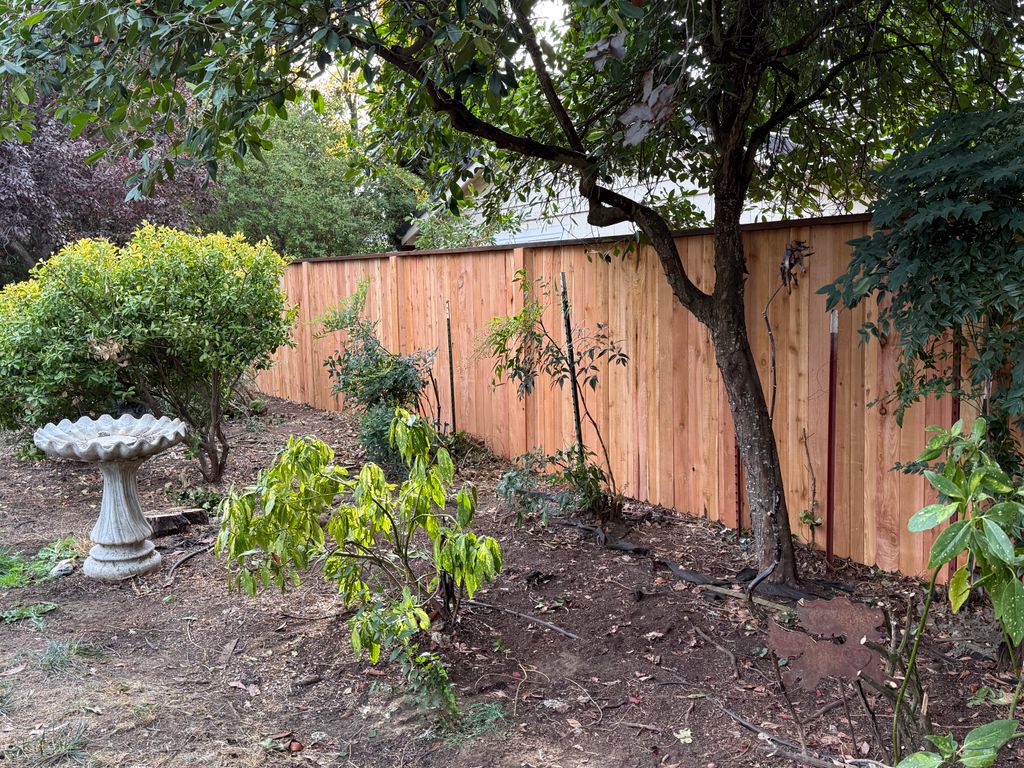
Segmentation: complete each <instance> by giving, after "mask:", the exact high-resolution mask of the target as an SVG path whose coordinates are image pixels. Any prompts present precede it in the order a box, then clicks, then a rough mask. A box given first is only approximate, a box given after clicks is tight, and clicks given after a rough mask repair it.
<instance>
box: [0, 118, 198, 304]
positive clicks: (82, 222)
mask: <svg viewBox="0 0 1024 768" xmlns="http://www.w3.org/2000/svg"><path fill="white" fill-rule="evenodd" d="M101 145H102V139H100V140H90V139H86V138H85V137H83V136H79V137H77V138H74V139H72V138H69V136H68V126H66V125H64V124H62V123H60V122H59V121H57V120H54V119H53V117H52V116H51V115H50V114H48V109H47V107H46V106H45V105H41V106H40V107H39V108H38V114H37V116H36V118H35V120H34V131H33V133H32V137H31V141H29V142H27V143H20V142H18V141H4V142H0V284H2V283H5V282H8V281H11V280H22V279H25V278H26V277H27V276H28V272H29V270H30V269H31V268H32V266H33V265H35V264H36V263H38V262H39V261H41V260H42V259H45V258H46V257H47V256H49V255H50V254H51V253H52V252H54V251H56V250H58V249H59V248H60V247H61V246H63V245H65V244H67V243H69V242H72V241H74V240H77V239H79V238H82V237H106V238H109V239H111V240H114V241H116V242H124V241H126V240H127V239H128V238H130V237H131V233H132V231H133V230H135V229H136V228H137V227H138V226H139V225H140V224H141V223H142V222H143V221H150V222H152V223H154V224H164V225H167V226H175V227H188V226H191V224H192V222H193V217H194V214H195V213H196V211H197V210H198V209H201V208H204V207H206V205H207V204H208V203H209V197H208V195H207V193H206V191H205V190H204V188H203V181H204V178H205V175H206V174H205V172H203V171H201V170H200V171H199V172H195V171H186V172H184V173H180V174H178V175H177V177H176V179H175V181H174V182H171V183H164V184H161V185H160V186H159V187H158V188H157V189H155V190H154V192H153V194H152V195H150V196H149V197H147V198H145V199H143V200H133V201H130V202H129V201H126V200H125V191H126V190H125V183H124V180H125V176H126V175H127V174H129V173H131V166H130V161H127V160H125V159H123V158H119V157H116V156H111V157H107V158H103V159H101V160H99V161H98V162H94V163H91V164H90V163H87V162H86V158H87V157H89V156H90V155H92V154H93V153H94V152H95V151H96V150H97V149H98V147H99V146H101Z"/></svg>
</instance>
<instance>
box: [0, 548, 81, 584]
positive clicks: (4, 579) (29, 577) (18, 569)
mask: <svg viewBox="0 0 1024 768" xmlns="http://www.w3.org/2000/svg"><path fill="white" fill-rule="evenodd" d="M77 554H78V553H77V551H76V550H75V539H74V537H72V536H68V537H66V538H63V539H57V540H56V541H53V542H50V543H49V544H47V545H46V546H45V547H43V548H42V549H40V550H39V552H38V553H37V554H36V556H35V557H33V558H32V559H28V558H26V557H25V556H24V555H22V554H21V553H20V552H14V551H13V550H0V589H13V588H15V587H24V586H28V585H29V584H31V583H32V582H33V581H42V580H43V579H45V578H46V577H47V576H48V575H49V573H50V569H51V568H53V566H55V565H56V564H57V563H58V562H60V561H61V560H64V559H66V558H69V557H75V556H77Z"/></svg>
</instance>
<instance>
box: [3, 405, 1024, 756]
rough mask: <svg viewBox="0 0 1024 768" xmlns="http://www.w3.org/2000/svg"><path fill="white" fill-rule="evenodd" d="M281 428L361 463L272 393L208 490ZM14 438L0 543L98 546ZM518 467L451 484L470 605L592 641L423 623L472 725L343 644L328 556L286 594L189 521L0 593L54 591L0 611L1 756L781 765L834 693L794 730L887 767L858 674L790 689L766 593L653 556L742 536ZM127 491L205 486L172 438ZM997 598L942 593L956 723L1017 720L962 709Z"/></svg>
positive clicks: (82, 516) (931, 679)
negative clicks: (59, 656)
mask: <svg viewBox="0 0 1024 768" xmlns="http://www.w3.org/2000/svg"><path fill="white" fill-rule="evenodd" d="M291 434H316V435H317V436H319V437H320V438H322V439H324V440H326V441H328V442H329V443H330V444H331V445H332V446H333V447H334V448H335V450H336V451H337V453H338V460H339V461H340V462H341V463H344V464H358V463H359V462H360V461H361V458H362V457H361V455H360V452H359V449H358V446H357V445H356V440H355V434H356V428H355V424H354V422H353V420H352V419H351V418H349V417H347V416H343V415H338V414H330V413H323V412H320V411H316V410H313V409H310V408H307V407H304V406H298V405H294V404H291V403H287V402H283V401H273V402H271V405H270V409H269V411H268V413H267V414H266V415H265V416H263V417H260V418H258V419H256V418H248V419H244V420H239V421H235V422H232V424H231V426H230V437H231V442H232V445H233V450H232V454H231V457H230V459H229V462H230V467H229V470H228V475H227V478H226V480H225V483H224V484H223V486H222V487H221V488H219V489H218V490H223V489H224V488H226V487H227V486H228V485H230V484H235V485H236V486H238V485H245V484H246V483H248V482H250V481H251V480H252V478H253V477H254V476H255V474H256V472H257V471H258V469H259V468H261V467H263V466H266V465H267V464H268V463H269V461H270V460H271V459H272V457H273V455H274V453H275V452H276V451H277V450H279V449H280V448H281V447H282V445H283V444H284V442H285V441H286V439H287V437H288V436H289V435H291ZM19 455H21V452H20V451H19V449H18V442H17V440H16V438H15V436H13V435H7V436H6V437H5V439H4V444H3V446H2V448H0V466H2V478H3V482H2V483H0V546H3V547H4V548H8V549H13V550H17V551H21V552H24V553H27V554H29V555H31V554H33V553H35V552H36V551H38V550H39V549H40V548H41V547H43V546H45V545H47V544H48V543H50V542H52V541H54V540H55V539H59V538H61V537H63V536H75V537H77V538H78V540H79V541H80V547H79V549H80V550H81V551H83V552H84V551H86V549H87V546H88V543H87V541H86V540H85V539H86V537H87V535H88V531H89V530H90V528H91V525H92V523H93V521H94V519H95V516H96V514H97V510H98V505H99V495H100V487H101V486H100V478H99V474H98V472H97V471H96V469H95V468H94V467H90V466H86V465H79V464H74V463H70V462H63V461H51V460H47V461H32V460H25V459H21V458H18V456H19ZM504 468H505V464H504V463H503V462H502V461H500V460H498V459H496V458H494V457H493V456H490V455H488V454H486V452H484V451H482V450H476V451H473V452H472V453H471V454H470V455H469V456H468V457H467V458H466V459H464V460H463V461H462V462H461V463H460V468H459V473H460V475H461V477H462V479H463V480H467V481H472V482H475V483H476V484H477V486H478V488H479V489H480V511H479V513H478V518H477V527H478V528H480V529H482V530H483V531H484V532H486V533H489V534H491V535H493V536H496V537H497V538H498V539H499V540H500V541H501V544H502V547H503V549H504V552H505V563H506V565H505V569H504V572H503V574H502V575H501V577H500V578H499V579H498V580H497V581H496V582H495V583H493V584H492V585H490V586H489V587H488V588H486V589H484V590H481V591H480V592H479V593H478V595H477V600H479V601H482V602H485V603H489V604H493V605H497V606H501V607H503V608H507V609H510V610H514V611H518V612H520V613H524V614H529V615H531V616H534V617H536V618H538V619H541V620H543V621H546V622H549V623H551V624H554V625H556V626H557V627H560V628H562V629H564V630H566V631H568V632H570V633H573V634H575V635H577V636H578V637H579V640H574V639H571V638H569V637H566V636H564V635H562V634H559V633H558V632H556V631H554V630H553V629H549V628H547V627H545V626H542V625H540V624H537V623H533V622H530V621H527V620H524V619H523V618H520V617H518V616H515V615H512V614H510V613H505V612H500V611H493V610H486V609H483V608H479V607H475V606H470V607H466V608H464V610H463V613H462V617H461V620H460V622H459V625H458V626H457V627H456V629H455V631H454V632H453V633H448V634H445V635H440V634H439V635H436V636H435V641H436V642H437V644H438V645H437V649H438V651H439V653H441V655H442V656H443V658H444V659H445V661H446V663H447V665H448V668H449V670H450V674H451V678H452V681H453V683H454V685H455V688H456V691H457V694H458V698H459V703H460V707H461V711H462V712H463V713H464V718H463V720H462V723H461V724H460V725H456V726H453V725H448V726H443V725H440V724H438V722H437V721H436V719H435V718H434V717H432V716H431V714H430V713H429V712H426V711H424V710H423V709H422V708H419V707H417V706H416V704H415V703H414V702H412V701H410V700H409V697H408V696H406V693H407V691H406V687H405V684H404V679H403V677H402V674H401V671H400V669H399V668H398V667H397V666H394V665H387V664H381V665H380V666H378V667H372V666H370V665H369V664H368V663H367V662H366V660H365V659H364V660H363V661H362V662H359V663H357V662H355V661H354V660H353V654H352V650H351V647H350V645H349V634H348V629H347V626H346V623H345V619H344V617H342V616H340V615H339V614H341V613H342V612H343V608H342V606H341V605H340V603H339V602H338V600H337V598H336V597H335V595H334V594H333V592H332V589H331V587H330V585H329V584H326V583H324V581H323V579H322V578H320V575H319V574H318V573H315V572H314V573H310V574H308V577H307V578H306V579H305V581H304V582H303V584H302V586H301V587H300V588H298V589H295V590H293V591H291V592H289V593H287V594H281V593H277V592H267V593H264V594H262V595H260V596H259V597H257V598H249V597H246V596H244V595H242V594H239V593H237V592H231V591H229V590H228V589H227V585H226V579H225V566H224V564H223V563H222V562H219V561H218V560H216V559H215V557H214V556H213V554H212V553H209V552H205V551H202V550H203V548H204V547H206V546H207V545H208V544H210V543H211V542H212V540H213V538H214V535H215V530H216V529H215V527H214V526H213V525H201V524H200V525H192V526H191V527H190V528H189V529H187V530H186V531H184V532H182V533H180V534H177V535H174V536H171V537H167V538H162V539H159V540H157V545H158V547H159V548H160V551H161V552H162V554H163V557H164V566H163V568H162V570H161V571H159V572H157V573H155V574H153V575H151V576H149V577H146V578H141V579H135V580H132V581H129V582H124V583H120V584H104V583H98V582H95V581H91V580H89V579H86V578H85V577H84V576H83V575H82V572H81V568H80V567H76V568H75V570H74V571H73V572H72V573H71V574H70V575H68V576H65V577H62V578H57V579H53V580H48V581H43V582H39V583H35V584H32V585H29V586H26V587H22V588H16V589H8V590H0V611H4V610H7V609H9V608H11V607H12V606H14V605H16V604H33V603H43V602H47V603H54V604H56V605H57V606H58V608H57V609H56V610H54V611H53V612H51V613H48V614H47V615H45V616H44V617H43V620H44V622H45V624H44V625H43V626H39V627H37V626H32V625H31V624H30V623H29V622H27V621H18V622H15V623H12V624H7V625H4V624H0V766H3V765H34V764H40V761H41V760H42V759H43V757H45V755H46V754H47V750H50V751H51V752H52V751H54V750H55V749H56V746H55V745H57V746H59V744H60V740H61V739H62V738H63V739H65V740H67V738H68V737H69V736H75V735H80V736H81V747H82V751H79V752H74V751H72V750H68V751H69V752H70V754H69V755H68V759H69V760H71V759H72V758H78V759H79V760H80V761H85V762H88V763H89V764H91V765H95V766H126V767H128V766H134V767H137V768H179V767H184V766H203V768H220V767H221V766H224V767H225V768H226V767H228V766H231V767H236V766H237V767H239V768H255V767H256V766H286V765H296V766H298V765H314V766H354V767H355V768H371V767H374V768H376V767H379V768H400V767H401V766H442V765H444V766H452V767H453V768H477V767H484V766H487V767H490V766H496V767H502V768H504V767H507V768H513V767H515V768H542V767H544V768H556V767H561V768H572V767H574V766H587V767H588V768H593V767H596V766H613V767H617V766H623V767H626V766H636V767H637V768H639V767H640V766H663V767H664V768H671V767H672V766H686V767H690V766H701V767H704V768H733V767H737V768H738V767H740V766H783V765H792V764H793V760H792V759H790V758H788V757H782V756H779V755H778V754H772V753H773V752H775V751H776V749H777V747H776V746H773V743H774V744H776V745H777V744H779V743H783V744H785V743H786V742H788V743H789V745H790V746H788V747H784V748H785V749H787V750H789V751H790V752H793V751H796V752H799V751H800V744H799V742H800V739H801V736H800V729H799V728H798V727H797V725H796V724H795V723H794V713H796V714H797V715H798V716H799V717H800V718H801V719H803V720H807V719H809V718H811V717H814V715H815V714H816V713H818V712H819V711H820V710H823V709H824V710H826V711H825V713H824V714H821V715H820V716H818V717H816V718H814V719H813V720H812V721H811V722H809V723H808V724H807V725H806V726H805V727H804V729H803V730H804V735H803V739H804V741H805V743H806V747H807V749H808V750H809V751H810V752H811V753H813V754H814V755H816V756H818V757H817V759H818V760H819V761H820V760H825V759H826V758H827V757H836V758H839V757H841V756H844V755H845V756H847V757H848V758H849V757H855V758H858V759H865V758H869V759H876V760H880V761H885V759H886V758H885V750H886V745H885V744H880V743H879V739H878V738H876V736H875V735H874V734H873V729H872V726H871V723H870V720H869V718H868V715H867V714H866V711H865V709H864V707H863V705H862V704H861V702H860V699H859V698H858V696H857V695H856V694H855V693H854V689H853V688H852V687H851V686H849V685H848V684H845V683H842V682H840V681H839V680H835V679H831V678H827V677H826V678H824V679H822V680H821V681H820V682H819V684H818V685H817V686H815V688H814V689H813V690H811V691H804V690H802V689H801V688H800V687H798V686H797V685H795V684H793V682H792V681H790V682H789V683H788V684H787V685H786V686H785V693H786V695H783V692H782V690H780V685H779V682H778V676H777V675H776V673H775V670H776V669H778V667H777V666H776V661H775V659H774V658H773V657H772V655H771V654H770V653H768V652H766V650H765V646H766V645H767V639H766V632H767V628H768V626H769V625H770V623H771V622H772V621H773V618H772V617H773V615H774V613H773V611H772V610H770V609H762V608H761V607H759V606H754V607H753V610H752V609H751V606H750V605H749V604H748V603H747V602H746V601H745V600H743V599H736V598H733V597H728V596H723V595H721V594H719V593H716V592H713V591H709V590H708V589H706V588H703V587H700V586H697V585H694V584H689V583H686V582H683V581H680V580H679V579H678V578H676V576H675V575H673V573H672V572H671V571H669V570H667V569H665V568H664V567H659V566H657V564H656V560H658V559H665V560H669V561H671V562H673V563H677V564H679V565H680V566H682V567H683V568H688V569H693V570H696V571H700V572H703V573H706V574H710V575H712V576H714V577H719V578H723V579H731V578H732V577H734V576H735V574H736V573H737V572H739V571H740V570H741V569H743V568H744V567H745V566H746V565H747V564H748V555H749V554H750V552H749V549H748V543H747V541H746V539H745V538H740V539H739V541H737V536H736V532H735V531H729V530H726V529H723V528H721V527H719V526H717V525H714V524H710V523H707V522H705V521H702V520H697V519H689V518H681V517H678V516H673V515H672V514H671V513H668V512H666V511H665V510H659V509H656V508H652V507H649V506H647V505H643V504H639V503H630V504H627V505H626V510H625V513H624V515H625V516H624V521H623V522H621V523H619V524H617V525H616V526H614V527H613V529H612V533H614V535H615V536H617V537H620V538H622V539H625V540H628V541H630V542H634V543H638V544H643V545H646V546H650V547H652V548H653V553H652V554H651V555H642V554H640V553H637V552H633V553H627V552H622V551H616V550H613V549H609V548H607V547H605V546H602V545H601V544H599V543H598V542H597V541H596V540H595V538H594V537H593V536H591V535H589V534H587V532H586V531H583V530H580V529H578V528H574V527H571V526H559V525H550V526H546V527H545V526H542V525H540V524H539V523H536V522H531V523H528V524H526V525H524V526H519V527H517V526H516V525H515V523H514V515H512V514H510V512H509V510H508V509H506V508H505V507H504V506H503V505H502V503H501V502H499V501H498V500H497V498H496V496H495V492H494V489H495V485H496V483H497V480H498V477H499V476H500V474H501V472H502V471H503V470H504ZM139 484H140V489H141V495H142V497H143V503H144V506H145V507H146V508H147V509H152V510H157V509H165V508H168V507H173V506H181V505H182V503H183V502H182V501H181V499H182V498H185V497H183V495H182V494H183V492H184V493H186V494H187V495H188V496H189V497H190V498H191V499H193V500H194V499H196V498H200V497H201V494H202V491H201V490H200V491H196V490H195V489H196V488H199V489H202V484H201V479H200V477H199V474H198V471H197V468H196V465H195V462H193V461H190V460H189V459H188V458H187V457H186V456H185V453H184V450H183V449H180V448H179V449H175V450H173V451H171V452H168V453H166V454H164V455H162V456H160V457H158V458H156V459H154V460H152V461H150V462H148V463H147V464H146V465H144V466H143V468H142V470H141V472H140V477H139ZM187 505H188V504H187V502H186V506H187ZM197 551H198V552H199V554H196V555H194V556H192V557H190V559H188V560H187V561H185V560H183V558H184V557H186V556H188V555H192V554H193V553H195V552H197ZM799 558H800V565H801V570H802V572H803V574H804V575H805V578H806V579H807V582H808V584H810V585H814V584H818V585H821V584H823V583H825V582H828V583H829V584H830V585H831V589H832V590H834V591H837V592H838V593H840V594H845V595H847V596H848V597H850V598H851V599H853V600H855V601H858V602H862V603H866V604H870V605H879V604H880V605H883V606H890V607H892V608H893V610H895V611H896V612H897V613H902V612H905V610H906V607H905V606H906V602H907V600H908V598H909V597H910V596H913V595H920V593H921V587H920V584H919V583H918V582H916V581H913V580H909V579H905V578H902V577H899V576H896V575H893V574H885V573H880V572H877V571H872V570H871V569H868V568H864V567H860V566H854V565H851V564H849V563H837V564H836V565H835V566H827V565H826V563H825V562H824V560H823V558H822V557H821V555H820V554H819V553H817V552H815V551H811V550H809V549H805V548H801V550H800V552H799ZM178 562H180V563H181V565H180V567H179V568H178V569H177V570H176V572H175V573H174V575H173V579H170V578H169V571H170V568H171V566H173V565H174V564H175V563H178ZM79 565H80V561H79ZM772 599H773V600H775V599H776V598H772ZM983 610H984V609H983V608H981V607H979V608H977V609H975V611H976V612H973V613H972V612H971V611H966V612H963V613H961V614H960V615H959V616H957V617H956V620H955V621H954V620H953V619H952V618H951V617H950V616H948V615H947V613H946V611H945V610H944V609H943V608H938V609H937V610H936V613H935V626H934V627H932V628H931V629H930V630H929V637H931V638H935V640H934V641H933V642H932V643H931V644H930V645H929V646H927V647H926V651H927V652H926V653H925V654H924V656H925V658H924V659H923V661H922V669H923V674H924V678H925V682H926V685H927V688H928V692H929V700H930V702H931V703H930V712H931V715H932V718H933V719H934V721H935V723H936V730H937V731H938V732H940V733H944V732H951V733H953V734H954V736H956V737H958V738H962V737H963V735H964V734H965V733H966V732H967V731H968V730H969V729H970V728H972V727H974V726H976V725H979V724H981V723H984V722H988V721H989V720H992V719H995V718H997V717H1004V716H1005V714H1004V712H1005V707H1004V706H998V707H997V706H995V705H993V704H990V703H980V704H976V705H974V706H967V705H966V704H967V702H968V700H969V699H971V697H972V695H974V694H975V693H977V692H978V691H979V690H980V689H982V688H983V687H987V688H989V689H992V690H993V691H995V692H996V694H997V695H998V694H999V693H1001V692H1003V691H1006V690H1008V688H1009V687H1010V680H1009V678H1008V676H1006V675H1004V674H1002V673H1001V672H1000V671H999V664H998V660H997V659H996V653H995V651H994V648H995V644H994V638H992V637H991V636H990V634H989V630H987V629H986V627H988V626H990V622H988V621H986V620H985V614H984V613H983ZM55 642H56V643H74V642H77V643H79V647H80V652H79V653H78V654H77V655H74V656H73V657H72V658H70V660H69V661H68V664H67V665H66V668H65V669H62V670H59V669H58V670H53V669H50V670H46V669H44V667H45V666H46V665H45V664H43V663H42V659H43V656H42V654H43V652H44V651H45V650H47V648H48V644H50V646H51V650H52V645H53V643H55ZM835 652H836V658H840V657H842V656H843V654H844V653H845V652H844V651H843V650H842V648H841V646H836V649H835ZM733 658H735V664H734V662H733ZM5 692H6V693H5ZM843 694H845V697H846V701H847V704H848V709H849V715H848V714H847V707H846V706H844V705H843V704H842V702H843ZM787 696H788V698H789V699H790V700H791V704H790V703H787ZM868 701H869V704H870V706H871V708H872V710H873V711H874V712H875V714H876V716H877V720H878V724H879V730H880V732H881V733H882V734H883V738H882V741H883V742H884V741H887V739H886V737H885V734H887V732H888V729H889V727H890V725H891V711H890V709H889V707H888V705H887V704H886V703H885V701H884V700H879V697H878V696H876V695H875V694H874V693H873V692H871V691H870V690H869V691H868ZM752 729H754V730H752ZM755 730H757V731H760V732H761V735H758V734H757V733H755ZM766 735H767V736H771V737H775V738H776V739H779V740H782V741H781V742H778V741H776V742H773V741H772V740H770V739H768V738H766ZM33 750H34V752H33ZM58 751H59V750H58ZM1020 760H1024V748H1021V747H1017V748H1016V752H1014V751H1013V749H1012V748H1011V749H1008V750H1006V751H1004V755H1003V758H1002V762H1001V763H1000V764H1001V765H1015V764H1019V763H1018V761H1020ZM54 764H56V763H54ZM824 764H831V763H828V762H827V761H826V762H825V763H824Z"/></svg>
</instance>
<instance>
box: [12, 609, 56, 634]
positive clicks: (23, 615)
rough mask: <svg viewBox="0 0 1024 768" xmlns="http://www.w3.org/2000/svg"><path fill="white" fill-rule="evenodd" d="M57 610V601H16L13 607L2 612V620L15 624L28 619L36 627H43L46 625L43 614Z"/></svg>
mask: <svg viewBox="0 0 1024 768" xmlns="http://www.w3.org/2000/svg"><path fill="white" fill-rule="evenodd" d="M56 610H57V604H56V603H31V604H29V605H24V604H22V603H16V604H15V605H14V606H13V607H11V608H8V609H7V610H6V611H4V612H3V613H0V620H2V621H3V623H4V624H14V623H15V622H18V621H27V622H28V623H29V624H31V625H32V626H33V627H35V628H36V629H42V628H43V627H45V626H46V622H45V621H44V620H43V616H44V615H45V614H47V613H49V612H50V611H56Z"/></svg>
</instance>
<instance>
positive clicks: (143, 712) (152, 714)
mask: <svg viewBox="0 0 1024 768" xmlns="http://www.w3.org/2000/svg"><path fill="white" fill-rule="evenodd" d="M131 715H132V719H133V720H135V722H137V723H139V724H140V725H149V724H150V723H152V722H153V721H154V720H156V704H150V703H145V704H136V705H135V706H134V707H132V709H131Z"/></svg>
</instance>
